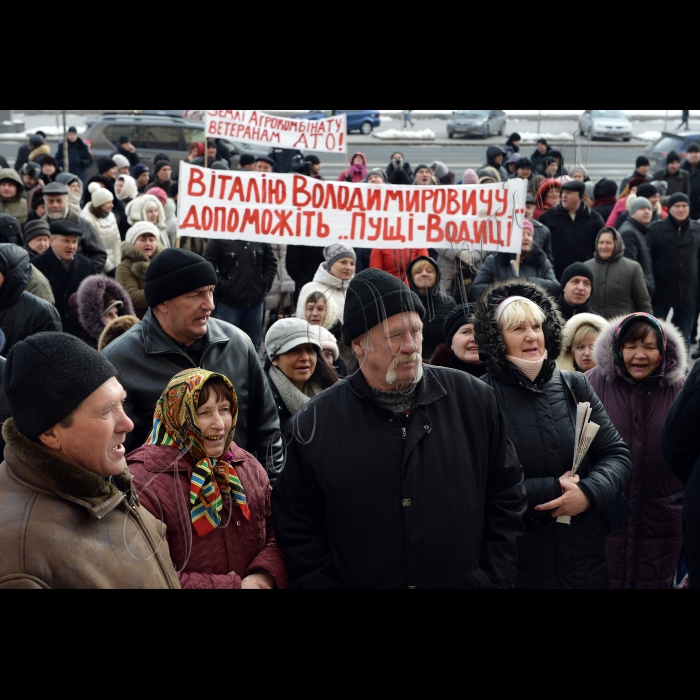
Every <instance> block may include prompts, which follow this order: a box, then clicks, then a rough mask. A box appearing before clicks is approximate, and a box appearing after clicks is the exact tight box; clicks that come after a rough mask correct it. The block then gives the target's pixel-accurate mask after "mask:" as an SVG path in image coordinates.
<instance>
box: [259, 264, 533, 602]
mask: <svg viewBox="0 0 700 700" xmlns="http://www.w3.org/2000/svg"><path fill="white" fill-rule="evenodd" d="M424 316H425V309H424V308H423V306H422V304H421V303H420V300H419V299H418V297H417V296H416V295H415V293H413V292H411V291H410V290H409V289H408V288H407V287H406V286H405V285H404V284H403V283H402V282H400V281H399V280H397V279H396V278H394V277H392V276H391V275H389V274H387V273H385V272H382V271H380V270H365V271H364V272H362V273H360V274H359V275H358V276H357V277H356V278H355V279H354V280H353V282H352V283H351V284H350V288H349V290H348V295H347V301H346V305H345V325H344V327H343V339H344V341H345V343H346V345H348V346H352V349H353V351H354V353H355V354H356V355H357V357H358V362H359V370H358V371H357V372H356V373H355V374H354V375H353V376H352V377H350V378H349V379H348V380H347V381H342V382H339V383H338V384H336V385H335V386H333V387H332V388H330V389H328V390H327V391H325V392H323V393H322V394H320V395H319V396H317V397H316V398H315V399H313V400H312V401H310V402H309V403H308V404H307V406H306V408H305V409H303V410H302V411H300V412H299V413H298V414H297V415H296V416H295V418H294V419H293V420H292V422H291V423H290V425H289V426H288V427H287V442H288V445H289V449H288V456H287V467H286V469H285V471H284V472H283V473H282V475H281V477H280V479H279V480H278V482H277V486H276V488H275V490H274V491H273V495H272V498H273V518H274V523H275V534H276V537H277V540H278V542H279V543H280V545H281V546H282V548H283V550H284V551H285V553H286V555H287V562H288V565H289V569H290V573H291V575H292V579H293V580H294V582H295V584H296V586H298V587H299V588H345V589H416V588H425V589H451V588H455V589H469V588H482V589H489V588H512V587H513V586H514V584H515V579H516V576H517V560H516V548H517V543H518V540H519V538H520V537H521V536H522V534H523V531H524V525H523V520H522V518H523V513H524V511H525V508H526V502H527V498H526V495H525V492H524V490H523V481H522V479H523V476H522V470H521V468H520V464H519V462H518V460H517V458H516V457H515V454H514V451H513V447H512V445H511V444H510V443H509V441H508V440H507V439H506V433H505V424H504V420H503V415H502V413H501V410H500V408H499V407H498V404H497V402H496V400H495V397H494V394H493V392H492V391H491V390H490V389H488V388H487V387H486V386H485V385H483V384H482V383H481V382H479V381H478V380H477V379H474V378H473V377H471V376H469V375H467V374H465V373H464V372H455V371H453V370H449V369H444V368H438V367H427V366H425V367H424V366H423V364H422V361H421V349H422V347H421V346H422V327H423V321H422V319H423V317H424Z"/></svg>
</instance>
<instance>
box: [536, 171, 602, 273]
mask: <svg viewBox="0 0 700 700" xmlns="http://www.w3.org/2000/svg"><path fill="white" fill-rule="evenodd" d="M585 194H586V185H585V184H584V183H583V182H579V181H578V180H572V181H571V182H566V183H564V184H563V185H562V187H561V204H558V205H557V206H556V207H554V209H550V210H549V211H546V212H545V213H544V214H542V216H540V219H539V221H540V223H541V224H542V225H543V226H546V227H547V228H548V229H549V230H550V231H551V232H552V251H553V253H554V274H555V275H556V276H557V279H561V276H562V274H563V273H564V270H566V268H567V267H569V265H573V264H574V263H583V262H586V260H590V259H591V257H593V254H594V253H595V242H596V238H597V237H598V233H600V229H602V228H603V226H605V222H604V221H603V219H602V217H601V216H600V214H598V212H595V211H593V210H592V209H591V208H590V207H589V206H588V205H587V204H586V203H585V202H584V201H583V196H584V195H585Z"/></svg>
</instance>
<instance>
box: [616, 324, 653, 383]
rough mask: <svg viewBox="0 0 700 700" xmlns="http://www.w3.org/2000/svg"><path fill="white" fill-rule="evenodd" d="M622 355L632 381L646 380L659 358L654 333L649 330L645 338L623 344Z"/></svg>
mask: <svg viewBox="0 0 700 700" xmlns="http://www.w3.org/2000/svg"><path fill="white" fill-rule="evenodd" d="M622 354H623V358H624V361H625V367H627V371H628V372H629V373H630V376H631V377H632V379H635V380H636V381H638V382H641V381H642V380H644V379H646V378H647V377H648V376H649V375H650V374H651V373H652V372H653V371H654V370H655V369H656V366H657V365H658V364H659V358H660V357H661V351H660V350H659V344H658V342H657V340H656V333H654V331H653V330H650V331H649V334H648V335H647V337H646V338H642V339H641V340H635V341H632V342H630V343H625V345H624V347H623V348H622Z"/></svg>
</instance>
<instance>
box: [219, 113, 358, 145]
mask: <svg viewBox="0 0 700 700" xmlns="http://www.w3.org/2000/svg"><path fill="white" fill-rule="evenodd" d="M206 132H207V136H208V137H209V138H213V139H228V140H230V141H242V142H243V143H250V144H254V145H256V146H266V147H267V148H288V149H291V150H298V151H319V152H321V153H347V152H348V119H347V115H346V114H339V115H338V116H337V117H329V118H327V119H317V120H313V121H312V120H309V119H287V118H285V117H274V116H272V115H271V114H265V113H264V112H260V111H258V110H254V109H208V110H207V113H206Z"/></svg>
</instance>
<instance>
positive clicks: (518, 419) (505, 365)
mask: <svg viewBox="0 0 700 700" xmlns="http://www.w3.org/2000/svg"><path fill="white" fill-rule="evenodd" d="M512 296H522V297H525V298H527V299H531V300H532V301H533V302H534V303H535V304H537V305H538V306H539V307H540V308H541V309H542V310H543V311H544V312H545V322H544V332H545V341H546V348H547V351H548V353H549V357H550V358H556V357H559V354H560V352H561V347H562V326H563V325H564V324H563V322H562V318H561V316H560V315H559V312H558V310H557V308H556V304H555V302H554V300H553V299H551V297H549V296H548V295H547V294H545V292H544V290H543V289H542V288H541V287H539V286H537V285H535V284H532V283H531V282H527V281H524V280H523V281H516V280H510V281H508V282H502V283H499V284H496V285H494V286H493V287H492V288H491V289H490V290H489V292H488V293H487V294H485V295H484V296H483V297H482V298H481V300H480V301H479V303H478V304H477V308H476V318H475V324H474V325H475V331H476V340H477V343H478V344H479V348H480V349H481V353H482V354H483V357H484V359H485V360H487V362H488V374H487V375H486V376H485V377H484V378H483V379H482V381H484V382H486V383H487V384H488V385H489V386H490V387H492V388H493V390H494V391H495V393H496V397H497V398H498V402H499V404H500V406H501V409H502V410H503V413H504V415H505V419H506V432H507V434H508V437H509V438H510V439H511V441H512V442H513V444H514V445H515V449H516V451H517V453H518V457H519V458H520V462H521V464H522V466H523V469H524V470H525V488H526V490H527V495H528V507H527V512H526V513H525V537H524V539H523V540H522V541H521V543H520V548H519V550H518V569H519V575H518V580H517V583H516V588H522V589H592V588H595V589H606V588H608V587H609V586H610V579H609V577H608V571H607V565H606V559H605V537H606V536H607V535H609V534H610V527H609V525H608V520H607V518H606V510H608V509H609V508H612V507H613V504H614V502H615V499H616V498H617V497H618V496H619V495H620V494H621V493H622V490H623V489H624V487H625V485H626V484H627V482H628V481H629V478H630V473H631V471H632V462H631V461H630V451H629V448H628V447H627V445H625V443H624V442H623V440H622V438H621V437H620V435H619V433H618V432H617V430H616V429H615V426H614V425H613V424H612V422H611V421H610V418H608V415H607V413H606V412H605V409H604V408H603V405H602V404H601V402H600V400H599V399H598V397H597V396H596V395H595V392H594V391H593V388H592V387H591V385H590V383H589V382H588V380H587V379H586V378H585V377H584V376H583V375H581V374H578V373H571V374H568V375H567V378H568V379H569V380H570V383H571V386H572V390H573V392H575V394H576V396H575V397H574V396H573V393H572V390H569V388H568V387H567V384H566V381H565V377H563V376H562V373H561V372H560V371H559V370H557V369H556V368H555V362H554V361H553V359H550V360H546V361H545V363H544V366H543V368H542V371H541V372H540V374H539V376H538V377H537V379H536V380H535V382H531V381H530V380H529V379H528V378H527V377H525V375H524V374H522V373H521V372H520V371H519V370H517V369H516V368H515V366H514V365H512V364H511V363H509V362H508V361H507V360H506V346H505V343H504V341H503V337H502V335H501V331H500V328H499V326H498V323H497V322H496V320H495V310H496V308H497V307H498V305H499V304H500V303H501V302H502V301H503V300H504V299H507V298H508V297H512ZM584 401H588V402H590V404H591V407H592V408H593V416H592V419H591V420H592V421H593V422H594V423H597V424H598V425H599V426H600V427H601V429H600V432H599V433H598V436H597V437H596V439H595V441H594V443H593V445H592V447H591V449H590V452H589V453H588V456H587V457H586V459H585V460H584V462H583V465H582V467H581V469H580V470H579V476H580V477H581V482H580V484H579V487H580V488H581V490H582V491H583V493H584V494H585V495H586V497H587V498H588V500H589V501H590V504H591V505H590V508H589V510H588V511H586V512H585V513H582V514H581V515H578V516H576V517H574V518H573V520H572V524H571V525H570V526H567V525H563V524H559V523H557V522H556V520H555V519H554V518H552V516H551V515H550V514H548V513H541V512H538V511H535V507H536V506H539V505H543V504H545V503H549V502H550V501H553V500H555V499H558V498H560V497H561V495H562V488H561V484H560V481H559V480H560V478H561V476H562V475H563V474H565V473H566V472H568V471H570V470H571V465H572V462H573V455H574V415H575V412H576V403H577V402H584Z"/></svg>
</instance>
